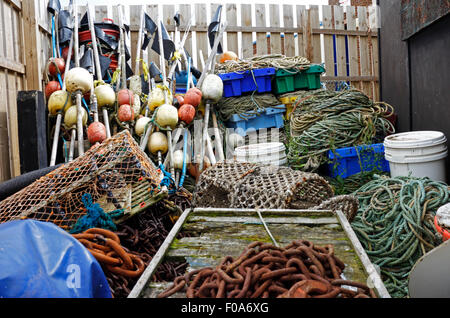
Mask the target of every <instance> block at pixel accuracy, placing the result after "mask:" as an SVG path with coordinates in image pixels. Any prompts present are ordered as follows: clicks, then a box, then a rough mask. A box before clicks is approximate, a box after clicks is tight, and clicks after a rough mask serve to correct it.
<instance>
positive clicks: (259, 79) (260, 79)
mask: <svg viewBox="0 0 450 318" xmlns="http://www.w3.org/2000/svg"><path fill="white" fill-rule="evenodd" d="M275 71H276V70H275V69H274V68H272V67H267V68H260V69H255V70H251V71H247V72H245V73H244V79H243V80H242V92H243V93H248V92H254V91H255V90H256V91H257V92H258V93H266V92H271V91H272V77H273V76H274V75H275Z"/></svg>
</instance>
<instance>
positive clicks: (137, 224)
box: [107, 196, 190, 298]
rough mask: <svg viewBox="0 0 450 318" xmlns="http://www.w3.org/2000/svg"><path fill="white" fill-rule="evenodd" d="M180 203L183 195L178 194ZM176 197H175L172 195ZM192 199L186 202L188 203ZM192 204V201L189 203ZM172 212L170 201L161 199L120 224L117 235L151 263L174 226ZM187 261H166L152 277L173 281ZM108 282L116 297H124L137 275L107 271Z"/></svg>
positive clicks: (128, 246)
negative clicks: (119, 275) (122, 275)
mask: <svg viewBox="0 0 450 318" xmlns="http://www.w3.org/2000/svg"><path fill="white" fill-rule="evenodd" d="M177 198H178V199H179V201H180V202H176V203H175V204H176V205H177V206H179V205H178V203H181V202H184V201H183V200H184V197H181V196H177ZM171 199H173V197H171ZM188 203H189V202H184V204H188ZM189 204H190V203H189ZM173 223H174V217H173V211H172V210H169V209H167V203H164V202H160V203H157V204H155V205H154V206H151V207H149V208H148V209H147V210H146V211H145V212H143V213H139V214H138V215H136V216H134V217H133V218H130V219H128V220H127V221H125V222H124V223H123V224H119V225H117V232H115V234H116V235H117V236H119V237H120V240H121V242H122V245H123V246H124V247H126V248H127V249H129V250H131V251H133V253H134V254H136V255H139V256H140V258H141V259H142V260H143V261H144V263H145V265H146V266H148V264H150V262H151V260H152V257H153V255H155V254H156V252H157V251H158V249H159V247H160V246H161V244H162V243H163V242H164V240H165V239H166V237H167V235H168V234H169V231H170V229H171V228H172V227H173ZM186 267H187V263H181V262H164V263H162V264H161V265H160V266H159V267H158V270H157V272H156V273H155V274H154V276H153V277H152V280H153V281H172V280H173V279H175V277H177V276H178V275H180V274H181V273H183V272H184V271H185V270H186ZM107 279H108V283H109V284H110V287H111V289H112V290H113V291H114V297H116V298H125V297H127V296H128V295H129V294H130V291H131V289H130V288H132V287H133V286H134V285H135V284H136V282H137V280H138V278H125V277H117V276H115V275H111V274H110V273H107Z"/></svg>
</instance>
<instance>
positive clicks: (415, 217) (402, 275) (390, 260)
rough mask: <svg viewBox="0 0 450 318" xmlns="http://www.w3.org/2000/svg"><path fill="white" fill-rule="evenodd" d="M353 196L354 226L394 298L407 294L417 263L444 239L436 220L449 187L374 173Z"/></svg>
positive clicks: (441, 183)
mask: <svg viewBox="0 0 450 318" xmlns="http://www.w3.org/2000/svg"><path fill="white" fill-rule="evenodd" d="M354 195H355V196H357V197H358V200H359V210H358V214H357V216H356V217H355V219H354V221H353V222H352V228H353V230H354V231H355V233H356V235H357V236H358V239H359V240H360V242H361V244H362V245H363V247H364V249H365V250H366V252H367V255H368V256H369V258H370V259H371V261H372V262H373V263H374V264H376V265H378V266H379V267H380V269H381V276H382V278H383V280H384V283H385V285H386V288H387V289H388V291H389V293H390V294H391V296H392V297H405V296H407V294H408V287H407V284H408V276H409V273H410V271H411V269H412V267H413V265H414V264H415V262H416V261H417V260H418V259H419V258H420V257H421V256H422V255H424V254H425V253H427V252H428V251H430V250H431V249H433V248H434V247H435V246H437V245H439V244H440V243H442V238H441V237H440V235H439V234H438V233H437V232H436V230H435V228H434V225H433V218H434V215H435V213H436V210H437V209H438V208H439V207H440V206H442V205H444V204H446V203H447V202H448V201H449V187H448V186H447V185H446V184H445V183H443V182H436V181H432V180H430V179H429V178H414V177H395V178H389V177H385V176H384V177H382V176H374V180H372V181H370V182H368V183H367V184H365V185H364V186H362V187H361V188H359V189H358V190H357V191H355V192H354Z"/></svg>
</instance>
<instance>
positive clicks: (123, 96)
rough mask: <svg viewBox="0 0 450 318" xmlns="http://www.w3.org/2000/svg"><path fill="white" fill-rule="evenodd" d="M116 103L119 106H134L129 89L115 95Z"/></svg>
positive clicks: (132, 94) (132, 95)
mask: <svg viewBox="0 0 450 318" xmlns="http://www.w3.org/2000/svg"><path fill="white" fill-rule="evenodd" d="M117 103H118V104H119V106H122V105H124V104H127V105H133V104H134V93H133V92H132V91H131V90H129V89H126V88H125V89H121V90H120V91H119V93H118V94H117Z"/></svg>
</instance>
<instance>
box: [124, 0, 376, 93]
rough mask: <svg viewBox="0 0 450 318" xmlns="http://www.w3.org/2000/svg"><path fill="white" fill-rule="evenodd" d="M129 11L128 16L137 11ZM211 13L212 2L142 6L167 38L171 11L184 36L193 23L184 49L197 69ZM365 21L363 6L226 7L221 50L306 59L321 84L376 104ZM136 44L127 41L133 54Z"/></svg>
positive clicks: (371, 36) (372, 37)
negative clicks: (352, 90)
mask: <svg viewBox="0 0 450 318" xmlns="http://www.w3.org/2000/svg"><path fill="white" fill-rule="evenodd" d="M129 7H130V12H137V11H138V10H139V8H140V6H134V5H131V6H129ZM216 8H217V4H214V3H213V4H204V3H196V4H192V5H191V4H184V5H152V6H151V7H150V6H148V7H147V13H148V14H149V15H150V16H151V17H152V18H154V19H156V18H157V16H158V14H162V20H163V21H164V23H165V25H166V28H167V30H168V31H169V33H170V34H171V35H173V32H174V31H175V27H174V21H173V16H174V14H175V12H177V11H178V12H180V13H181V19H182V21H183V22H182V23H181V26H180V28H178V31H179V32H184V31H185V29H186V25H187V23H188V21H189V19H191V18H192V26H191V34H190V35H189V37H188V41H187V43H188V45H187V47H188V48H189V51H190V53H191V55H192V57H193V64H194V66H195V67H197V68H198V69H200V70H202V63H201V61H202V59H203V60H206V59H207V57H208V52H209V51H210V46H209V42H208V38H207V33H206V32H207V29H208V25H209V23H210V21H211V17H212V16H213V15H214V12H215V10H216ZM370 14H373V12H370ZM267 17H268V18H267ZM369 19H370V16H369V10H367V8H366V7H353V6H346V7H342V6H328V5H326V6H317V5H311V6H309V7H307V6H302V5H295V6H292V5H283V4H270V5H265V4H254V5H250V4H232V3H231V4H226V5H224V7H223V10H222V20H223V21H227V23H228V27H227V30H226V33H225V36H224V41H223V46H224V49H225V50H232V51H234V52H236V53H237V54H238V56H239V57H240V58H248V57H251V56H253V55H255V54H256V55H264V54H280V53H281V54H284V55H286V56H295V55H301V56H305V57H307V58H308V59H309V60H310V61H311V62H313V63H320V64H321V63H323V64H324V65H325V68H326V74H325V77H324V80H325V81H327V82H330V83H333V82H336V81H339V82H341V81H345V82H348V83H349V84H351V85H353V86H355V87H357V88H359V89H361V90H363V91H364V92H365V93H366V94H367V95H368V96H370V97H371V98H374V99H376V100H379V84H378V42H377V41H378V33H377V32H376V30H370V29H369V26H368V21H369ZM130 20H131V30H132V32H131V33H132V38H133V33H137V32H138V24H136V23H133V22H135V21H137V19H130ZM155 21H156V20H155ZM179 36H182V35H179ZM135 44H136V41H132V43H131V47H132V50H131V51H132V52H135V50H136V48H135ZM200 54H202V56H200ZM144 56H146V55H144ZM147 56H148V62H152V61H153V62H155V63H157V64H158V65H159V58H158V57H157V55H156V54H154V53H153V52H152V51H151V50H149V53H148V54H147Z"/></svg>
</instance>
